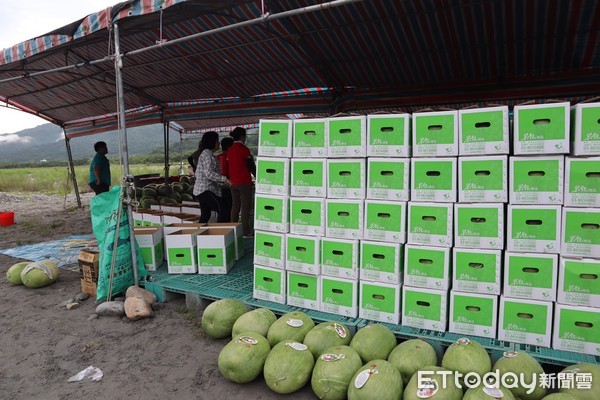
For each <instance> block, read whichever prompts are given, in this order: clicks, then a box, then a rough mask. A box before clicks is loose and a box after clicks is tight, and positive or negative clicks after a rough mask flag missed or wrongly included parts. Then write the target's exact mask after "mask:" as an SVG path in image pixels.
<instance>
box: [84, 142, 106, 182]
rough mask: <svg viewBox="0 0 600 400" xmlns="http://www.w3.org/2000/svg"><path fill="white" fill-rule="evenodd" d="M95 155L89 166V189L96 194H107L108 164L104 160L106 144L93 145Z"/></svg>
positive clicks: (97, 143)
mask: <svg viewBox="0 0 600 400" xmlns="http://www.w3.org/2000/svg"><path fill="white" fill-rule="evenodd" d="M94 150H95V151H96V155H95V156H94V158H93V159H92V163H91V164H90V179H89V183H90V187H91V188H92V190H93V191H94V193H96V194H100V193H103V192H108V189H109V188H110V162H109V161H108V158H106V154H108V147H107V146H106V142H96V143H95V144H94Z"/></svg>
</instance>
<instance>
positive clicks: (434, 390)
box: [403, 365, 493, 400]
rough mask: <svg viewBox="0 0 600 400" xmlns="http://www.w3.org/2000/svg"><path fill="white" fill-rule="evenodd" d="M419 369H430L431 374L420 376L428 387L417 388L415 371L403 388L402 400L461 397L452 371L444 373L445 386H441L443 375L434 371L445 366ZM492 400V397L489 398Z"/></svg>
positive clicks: (456, 399) (457, 398) (444, 399)
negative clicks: (427, 383) (426, 382)
mask: <svg viewBox="0 0 600 400" xmlns="http://www.w3.org/2000/svg"><path fill="white" fill-rule="evenodd" d="M419 371H422V372H425V371H430V372H432V374H431V375H430V374H423V376H422V377H421V378H422V380H423V381H428V382H429V388H419V387H418V385H419V373H418V371H417V373H415V374H414V375H413V376H412V378H410V381H409V382H408V385H407V386H406V387H405V388H404V397H403V400H421V399H428V400H461V399H462V397H463V391H462V389H461V388H460V387H459V386H456V384H455V376H454V372H452V371H450V372H451V373H450V374H448V375H446V386H445V387H444V386H443V382H444V375H440V374H438V373H436V372H439V371H449V370H447V369H446V368H441V367H435V366H432V365H431V366H426V367H423V368H421V369H420V370H419ZM490 400H493V399H490Z"/></svg>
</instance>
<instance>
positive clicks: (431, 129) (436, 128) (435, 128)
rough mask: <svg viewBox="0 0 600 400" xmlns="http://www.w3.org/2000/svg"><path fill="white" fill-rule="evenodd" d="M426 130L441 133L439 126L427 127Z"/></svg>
mask: <svg viewBox="0 0 600 400" xmlns="http://www.w3.org/2000/svg"><path fill="white" fill-rule="evenodd" d="M427 129H429V130H430V131H441V130H442V126H441V125H429V126H428V127H427Z"/></svg>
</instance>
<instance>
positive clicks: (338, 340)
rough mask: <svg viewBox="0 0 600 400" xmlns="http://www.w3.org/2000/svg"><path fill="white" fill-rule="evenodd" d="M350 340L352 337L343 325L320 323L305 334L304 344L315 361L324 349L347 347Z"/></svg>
mask: <svg viewBox="0 0 600 400" xmlns="http://www.w3.org/2000/svg"><path fill="white" fill-rule="evenodd" d="M350 339H352V335H351V334H350V332H349V331H348V329H347V328H346V327H345V326H344V325H342V324H340V323H337V322H322V323H320V324H319V325H317V326H315V327H314V328H313V329H311V330H310V332H308V333H307V334H306V336H305V337H304V344H305V345H307V346H308V349H309V350H310V352H311V353H312V354H313V356H315V360H316V359H317V357H319V356H320V355H321V354H323V351H324V350H325V349H326V348H328V347H331V346H343V345H347V344H349V343H350Z"/></svg>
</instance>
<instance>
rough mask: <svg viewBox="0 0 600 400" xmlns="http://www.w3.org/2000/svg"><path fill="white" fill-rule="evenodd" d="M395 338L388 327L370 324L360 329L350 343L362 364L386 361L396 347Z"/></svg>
mask: <svg viewBox="0 0 600 400" xmlns="http://www.w3.org/2000/svg"><path fill="white" fill-rule="evenodd" d="M396 344H397V343H396V336H395V335H394V333H393V332H392V331H391V330H389V328H388V327H386V326H384V325H381V324H371V325H367V326H365V327H364V328H361V329H359V330H358V332H356V335H354V337H353V338H352V341H351V342H350V347H352V348H353V349H354V350H356V352H357V353H358V355H359V356H360V359H361V360H362V361H363V363H367V362H369V361H371V360H377V359H386V358H387V357H388V355H389V354H390V352H391V351H392V350H393V349H394V347H396Z"/></svg>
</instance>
